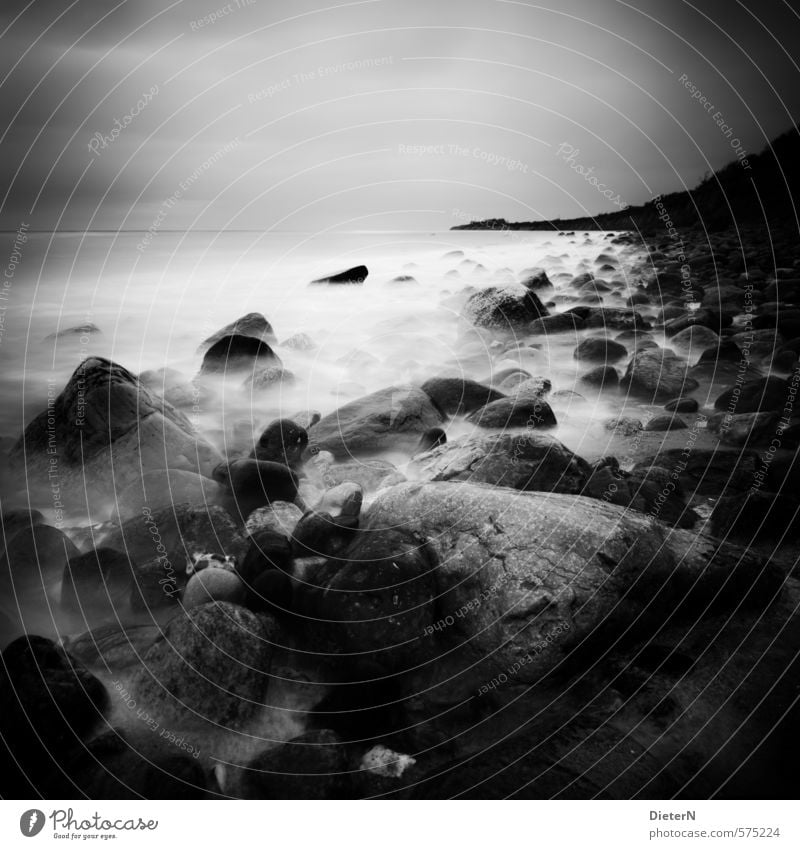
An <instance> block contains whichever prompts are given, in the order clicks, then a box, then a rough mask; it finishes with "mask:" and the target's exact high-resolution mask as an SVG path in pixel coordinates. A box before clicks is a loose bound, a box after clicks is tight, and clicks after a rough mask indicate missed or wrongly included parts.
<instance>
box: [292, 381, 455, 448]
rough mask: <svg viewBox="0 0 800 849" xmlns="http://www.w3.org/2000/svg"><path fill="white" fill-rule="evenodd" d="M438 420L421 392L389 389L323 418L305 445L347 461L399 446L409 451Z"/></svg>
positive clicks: (432, 407)
mask: <svg viewBox="0 0 800 849" xmlns="http://www.w3.org/2000/svg"><path fill="white" fill-rule="evenodd" d="M442 419H443V417H442V414H441V413H440V412H439V410H438V408H437V407H436V406H435V405H434V403H433V402H432V401H431V399H430V397H429V396H428V395H427V393H425V392H423V391H422V390H421V389H418V388H416V387H413V386H390V387H387V388H386V389H381V390H379V391H378V392H373V393H372V394H371V395H367V396H365V397H363V398H359V399H358V400H356V401H352V402H351V403H349V404H345V405H344V406H343V407H339V409H338V410H335V411H334V412H333V413H331V414H330V415H327V416H324V417H323V418H322V419H321V420H320V421H319V422H318V423H317V424H316V425H314V427H313V428H311V430H310V432H309V445H310V448H311V449H312V451H315V452H316V451H330V452H331V453H332V454H333V455H334V456H335V457H339V458H347V459H351V458H352V457H353V456H358V455H363V454H375V453H378V452H379V451H381V450H386V449H392V448H397V447H400V446H402V447H406V446H407V447H409V448H412V449H413V446H415V445H416V443H417V441H418V439H419V437H420V436H421V435H422V434H423V433H425V431H426V430H428V429H429V428H431V427H435V426H437V425H440V424H441V423H442Z"/></svg>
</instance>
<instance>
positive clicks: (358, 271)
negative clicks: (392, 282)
mask: <svg viewBox="0 0 800 849" xmlns="http://www.w3.org/2000/svg"><path fill="white" fill-rule="evenodd" d="M368 275H369V271H368V270H367V266H366V265H356V266H353V268H348V269H346V270H345V271H339V272H337V273H336V274H331V275H329V276H328V277H320V278H318V279H317V280H312V281H311V283H310V284H309V285H310V286H316V285H324V284H332V285H335V284H339V285H356V284H359V283H363V282H364V281H365V280H366V279H367V277H368Z"/></svg>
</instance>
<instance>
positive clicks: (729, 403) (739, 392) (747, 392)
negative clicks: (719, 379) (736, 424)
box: [714, 377, 789, 413]
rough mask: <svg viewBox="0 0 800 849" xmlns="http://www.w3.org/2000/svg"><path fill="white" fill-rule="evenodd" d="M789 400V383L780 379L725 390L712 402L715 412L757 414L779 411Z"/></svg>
mask: <svg viewBox="0 0 800 849" xmlns="http://www.w3.org/2000/svg"><path fill="white" fill-rule="evenodd" d="M788 400H789V383H788V382H787V381H785V380H784V379H783V378H780V377H764V378H760V379H758V380H749V381H747V382H746V383H743V384H741V385H736V386H732V387H730V388H729V389H726V390H725V391H724V392H723V393H722V394H721V395H720V396H719V397H718V398H717V399H716V401H714V409H715V410H727V411H728V412H731V413H734V412H735V413H759V412H768V411H771V410H780V409H782V408H783V406H784V404H786V403H787V401H788Z"/></svg>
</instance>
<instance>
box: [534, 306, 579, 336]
mask: <svg viewBox="0 0 800 849" xmlns="http://www.w3.org/2000/svg"><path fill="white" fill-rule="evenodd" d="M581 329H583V321H582V320H581V318H580V317H579V316H577V315H575V314H574V313H571V312H561V313H556V314H555V315H547V316H542V318H537V319H535V320H534V321H532V322H531V323H530V324H529V325H528V332H529V333H532V334H534V335H540V336H547V335H548V334H550V333H575V332H577V331H578V330H581Z"/></svg>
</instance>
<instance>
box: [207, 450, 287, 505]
mask: <svg viewBox="0 0 800 849" xmlns="http://www.w3.org/2000/svg"><path fill="white" fill-rule="evenodd" d="M214 478H215V480H218V481H219V482H220V483H222V484H223V486H225V487H226V489H227V490H228V492H227V495H226V496H225V497H224V498H223V499H222V500H221V501H220V504H222V505H223V506H224V507H225V508H226V509H227V510H228V512H230V513H231V515H233V516H234V517H235V518H237V519H239V518H241V520H242V521H244V520H245V519H246V518H247V517H248V516H249V515H250V514H251V513H252V512H253V510H256V509H258V508H259V507H263V506H264V505H265V504H269V503H270V502H272V501H294V500H295V498H297V475H296V474H295V473H294V472H293V471H292V470H291V469H290V468H289V467H288V466H285V465H284V464H283V463H273V462H270V461H268V460H254V459H252V458H248V459H244V460H233V461H232V462H230V463H222V464H221V465H220V466H217V468H216V469H215V470H214Z"/></svg>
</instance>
